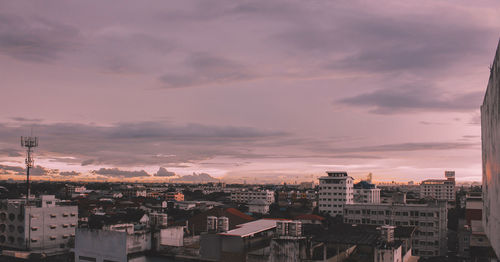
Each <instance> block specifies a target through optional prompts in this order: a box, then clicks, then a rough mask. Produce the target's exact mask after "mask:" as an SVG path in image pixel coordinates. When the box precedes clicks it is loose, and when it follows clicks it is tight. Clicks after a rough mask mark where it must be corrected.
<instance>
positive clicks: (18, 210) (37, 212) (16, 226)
mask: <svg viewBox="0 0 500 262" xmlns="http://www.w3.org/2000/svg"><path fill="white" fill-rule="evenodd" d="M60 204H61V203H60V202H59V200H57V199H55V197H54V196H52V195H50V196H49V195H45V196H41V197H40V198H37V199H34V200H30V205H29V206H26V200H25V199H6V200H2V201H0V247H1V248H3V249H16V250H26V251H38V250H49V249H69V245H68V244H69V242H70V241H72V239H74V236H75V229H76V227H77V226H78V207H77V206H70V205H60Z"/></svg>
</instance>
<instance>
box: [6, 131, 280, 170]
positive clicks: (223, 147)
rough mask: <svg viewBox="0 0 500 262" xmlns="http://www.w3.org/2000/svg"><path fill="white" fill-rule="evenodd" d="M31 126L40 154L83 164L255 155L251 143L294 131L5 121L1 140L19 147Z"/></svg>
mask: <svg viewBox="0 0 500 262" xmlns="http://www.w3.org/2000/svg"><path fill="white" fill-rule="evenodd" d="M30 127H33V128H34V129H35V130H36V135H37V136H39V141H40V145H39V147H38V148H36V150H35V151H36V155H37V157H49V158H50V159H56V160H57V159H59V160H61V161H63V162H65V163H68V164H78V165H82V166H88V165H112V166H127V167H133V166H135V165H140V166H144V165H158V166H166V165H168V166H177V165H185V164H186V163H193V162H197V161H201V160H206V159H210V158H213V157H216V156H236V157H237V156H246V157H252V154H254V153H253V152H251V150H249V149H248V147H249V146H250V147H252V146H254V145H255V146H257V145H259V144H265V143H270V142H272V141H275V140H276V139H278V140H279V139H282V138H284V137H287V136H288V135H289V134H288V133H286V132H281V131H273V130H260V129H256V128H252V127H245V126H216V125H202V124H186V125H173V124H169V123H161V122H129V123H115V124H111V125H106V126H101V125H93V124H78V123H64V124H63V123H34V124H33V123H25V124H23V123H20V124H19V125H15V126H12V125H9V124H6V123H1V122H0V141H1V142H3V143H5V146H6V147H7V148H14V147H15V146H17V145H18V136H19V135H22V134H24V133H25V131H26V130H29V128H30ZM266 141H267V142H266ZM255 156H257V155H255Z"/></svg>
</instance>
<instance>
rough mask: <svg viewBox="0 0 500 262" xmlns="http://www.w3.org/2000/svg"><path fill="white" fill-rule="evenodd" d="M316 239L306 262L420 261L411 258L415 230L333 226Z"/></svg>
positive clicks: (407, 227) (406, 228)
mask: <svg viewBox="0 0 500 262" xmlns="http://www.w3.org/2000/svg"><path fill="white" fill-rule="evenodd" d="M320 232H321V233H320V234H317V235H316V236H314V237H313V239H312V240H313V241H312V243H311V249H312V250H311V251H312V259H311V260H306V261H384V262H385V261H391V262H396V261H398V262H407V261H408V262H409V261H417V260H418V257H414V256H412V239H413V236H414V232H415V227H409V226H397V227H392V226H381V227H378V226H374V225H351V224H334V225H331V226H329V227H328V229H327V230H321V231H320Z"/></svg>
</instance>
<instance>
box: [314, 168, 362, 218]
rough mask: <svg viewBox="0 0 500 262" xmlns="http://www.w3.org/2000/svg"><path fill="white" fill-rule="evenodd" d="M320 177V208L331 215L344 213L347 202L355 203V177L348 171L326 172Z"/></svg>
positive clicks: (320, 210)
mask: <svg viewBox="0 0 500 262" xmlns="http://www.w3.org/2000/svg"><path fill="white" fill-rule="evenodd" d="M326 173H327V174H328V176H324V177H320V178H319V190H318V192H319V194H318V199H319V200H318V208H319V212H326V213H328V214H330V215H331V216H336V215H342V214H343V212H342V211H343V208H344V205H346V204H352V203H354V196H353V195H354V190H353V181H354V179H353V178H352V177H350V176H348V175H347V172H330V171H328V172H326Z"/></svg>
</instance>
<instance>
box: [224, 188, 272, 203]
mask: <svg viewBox="0 0 500 262" xmlns="http://www.w3.org/2000/svg"><path fill="white" fill-rule="evenodd" d="M255 199H258V200H264V201H266V202H267V203H268V204H272V203H274V192H273V191H271V190H241V191H234V192H231V201H233V202H236V203H249V202H250V201H252V200H255Z"/></svg>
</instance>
